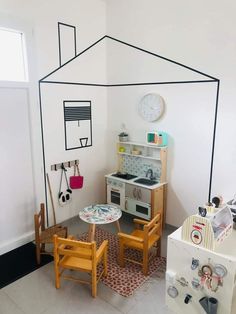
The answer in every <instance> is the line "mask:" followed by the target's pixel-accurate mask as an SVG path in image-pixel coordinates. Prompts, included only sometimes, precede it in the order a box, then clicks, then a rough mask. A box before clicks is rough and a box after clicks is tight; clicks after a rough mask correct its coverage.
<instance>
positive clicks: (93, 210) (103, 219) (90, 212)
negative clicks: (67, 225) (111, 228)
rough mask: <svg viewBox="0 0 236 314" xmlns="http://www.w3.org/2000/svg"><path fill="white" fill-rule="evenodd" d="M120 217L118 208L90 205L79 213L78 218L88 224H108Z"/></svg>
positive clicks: (106, 205)
mask: <svg viewBox="0 0 236 314" xmlns="http://www.w3.org/2000/svg"><path fill="white" fill-rule="evenodd" d="M121 215H122V212H121V210H120V209H119V208H118V207H116V206H114V205H109V204H97V205H91V206H88V207H85V208H84V209H82V210H80V212H79V217H80V218H81V219H82V220H83V221H85V222H88V223H90V224H108V223H110V222H114V221H117V220H118V219H120V217H121Z"/></svg>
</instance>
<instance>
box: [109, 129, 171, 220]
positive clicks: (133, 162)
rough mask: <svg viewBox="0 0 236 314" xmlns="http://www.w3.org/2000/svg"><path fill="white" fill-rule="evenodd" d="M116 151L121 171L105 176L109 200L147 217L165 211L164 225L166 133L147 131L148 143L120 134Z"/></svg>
mask: <svg viewBox="0 0 236 314" xmlns="http://www.w3.org/2000/svg"><path fill="white" fill-rule="evenodd" d="M117 155H118V171H116V172H114V173H111V174H108V175H106V176H105V178H106V188H107V203H108V204H113V205H116V206H118V207H119V208H120V209H121V210H122V211H124V212H126V213H128V214H131V215H134V216H137V217H140V218H143V219H146V220H151V219H152V218H153V217H154V216H155V215H156V214H157V213H162V217H163V225H164V220H165V197H166V186H167V182H166V158H167V134H166V133H164V132H148V133H147V134H146V143H137V142H130V141H128V135H127V134H125V133H123V134H120V136H119V142H118V143H117Z"/></svg>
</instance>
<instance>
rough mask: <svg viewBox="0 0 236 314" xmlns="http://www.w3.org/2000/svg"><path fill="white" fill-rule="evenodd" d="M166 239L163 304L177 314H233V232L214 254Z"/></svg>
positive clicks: (175, 237) (235, 248) (235, 301)
mask: <svg viewBox="0 0 236 314" xmlns="http://www.w3.org/2000/svg"><path fill="white" fill-rule="evenodd" d="M181 232H182V227H181V228H179V229H178V230H176V231H175V232H174V233H172V234H171V235H170V236H169V237H168V249H167V271H166V302H167V305H168V307H169V308H170V309H171V310H172V311H173V312H174V313H179V314H189V313H191V314H204V313H209V314H235V313H236V285H235V281H236V245H235V243H236V230H233V232H232V233H231V234H230V235H229V236H228V237H227V238H226V239H225V240H224V242H222V243H221V244H219V245H218V246H217V247H216V248H215V251H212V250H209V249H206V248H204V247H200V246H198V245H195V244H193V243H191V242H186V241H184V240H182V238H181Z"/></svg>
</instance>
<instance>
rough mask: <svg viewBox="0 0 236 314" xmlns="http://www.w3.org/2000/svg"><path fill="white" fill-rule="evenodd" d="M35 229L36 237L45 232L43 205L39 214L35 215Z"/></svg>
mask: <svg viewBox="0 0 236 314" xmlns="http://www.w3.org/2000/svg"><path fill="white" fill-rule="evenodd" d="M34 227H35V235H39V234H40V231H44V230H45V206H44V204H43V203H41V204H40V211H39V213H38V214H34Z"/></svg>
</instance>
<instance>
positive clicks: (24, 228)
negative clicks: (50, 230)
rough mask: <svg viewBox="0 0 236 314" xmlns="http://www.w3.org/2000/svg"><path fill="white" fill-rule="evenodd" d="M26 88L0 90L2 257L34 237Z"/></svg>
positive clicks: (32, 184)
mask: <svg viewBox="0 0 236 314" xmlns="http://www.w3.org/2000/svg"><path fill="white" fill-rule="evenodd" d="M28 99H29V97H28V89H27V88H0V201H1V205H0V208H1V214H0V254H2V253H5V252H6V251H9V250H11V249H13V248H15V247H17V246H20V245H21V244H23V243H25V242H27V239H29V238H30V235H31V236H32V230H33V214H34V198H35V196H34V182H33V172H32V169H33V168H32V156H31V143H30V124H29V100H28Z"/></svg>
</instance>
